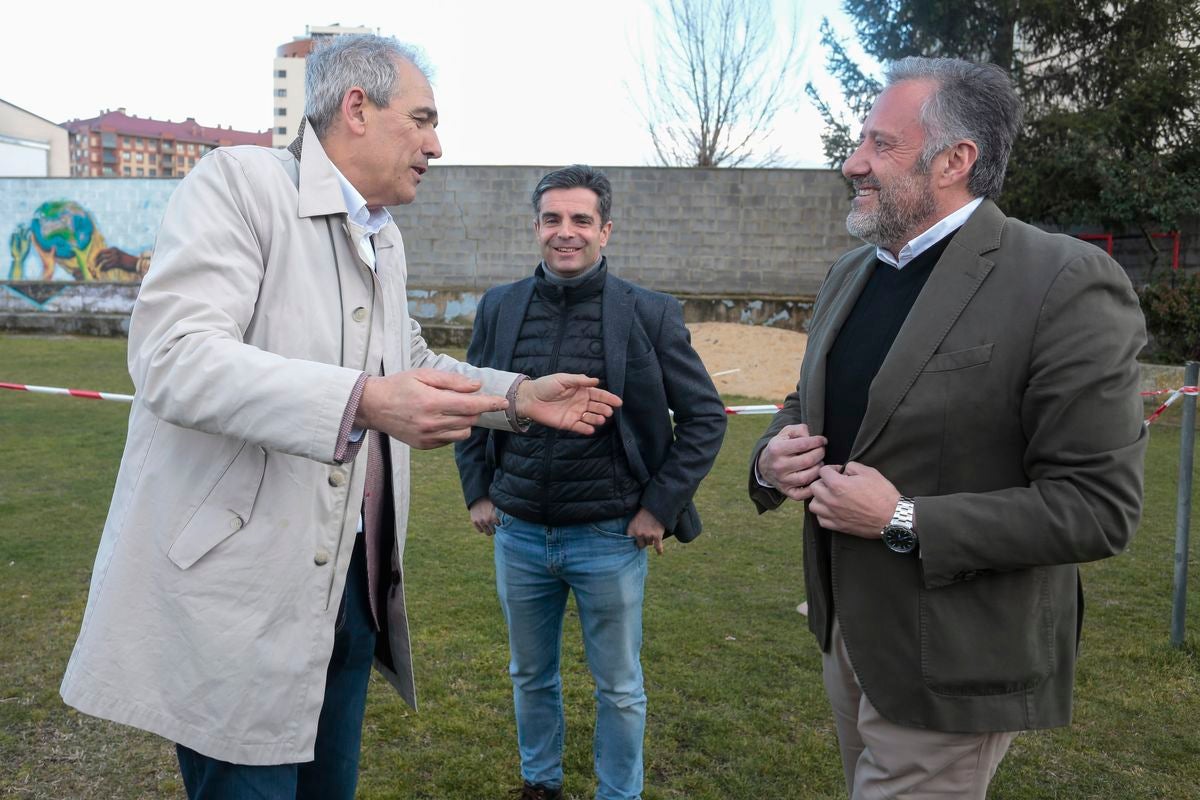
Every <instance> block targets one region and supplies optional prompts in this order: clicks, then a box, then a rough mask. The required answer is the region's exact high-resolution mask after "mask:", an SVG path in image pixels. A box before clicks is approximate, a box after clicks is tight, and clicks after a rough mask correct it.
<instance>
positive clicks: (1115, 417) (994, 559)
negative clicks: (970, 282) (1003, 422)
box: [915, 255, 1148, 588]
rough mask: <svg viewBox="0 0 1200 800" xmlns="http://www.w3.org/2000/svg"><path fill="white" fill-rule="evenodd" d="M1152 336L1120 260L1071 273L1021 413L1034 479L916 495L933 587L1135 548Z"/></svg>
mask: <svg viewBox="0 0 1200 800" xmlns="http://www.w3.org/2000/svg"><path fill="white" fill-rule="evenodd" d="M1145 341H1146V336H1145V324H1144V321H1143V319H1142V313H1141V309H1140V307H1139V305H1138V299H1137V296H1136V295H1135V294H1134V293H1133V290H1132V288H1131V287H1130V285H1129V279H1128V278H1127V277H1126V276H1125V274H1124V272H1123V271H1122V270H1121V268H1120V267H1119V266H1118V265H1117V264H1116V263H1115V262H1113V261H1112V260H1111V259H1108V258H1106V257H1104V256H1103V255H1098V256H1090V255H1089V256H1080V257H1077V258H1075V259H1074V260H1072V261H1070V262H1068V263H1067V264H1066V265H1065V266H1064V267H1063V268H1062V269H1061V271H1060V273H1059V275H1058V276H1057V278H1056V279H1055V281H1054V283H1053V284H1052V285H1051V286H1050V288H1049V290H1048V291H1047V293H1046V296H1045V298H1044V300H1043V303H1042V307H1041V310H1040V314H1039V318H1038V327H1037V330H1036V332H1035V335H1034V340H1033V347H1032V350H1031V353H1030V369H1029V379H1028V384H1027V386H1026V387H1025V391H1024V394H1023V397H1022V399H1021V405H1020V410H1019V413H1020V418H1021V425H1022V427H1023V428H1024V430H1025V435H1026V441H1027V444H1026V448H1025V455H1024V470H1025V474H1026V475H1027V476H1028V478H1029V483H1028V485H1027V486H1021V487H1015V488H1011V489H1003V490H999V491H994V492H985V493H963V494H949V495H941V496H930V497H918V498H915V500H916V514H915V522H916V529H917V533H918V536H919V537H920V547H921V566H922V569H923V571H924V579H925V585H926V586H927V587H929V588H935V587H938V586H943V585H946V584H948V583H952V582H954V581H957V580H963V579H967V578H971V577H974V576H976V575H980V574H986V573H988V572H992V571H1002V570H1014V569H1022V568H1027V567H1032V566H1037V565H1051V564H1071V563H1079V562H1084V561H1092V560H1096V559H1100V558H1104V557H1106V556H1111V555H1114V554H1116V553H1119V552H1120V551H1121V550H1123V549H1124V548H1125V546H1126V545H1127V544H1128V542H1129V539H1130V537H1131V536H1132V535H1133V533H1134V531H1135V529H1136V527H1137V524H1138V520H1139V517H1140V514H1141V505H1142V460H1143V457H1144V455H1145V448H1146V442H1147V436H1148V431H1147V429H1146V427H1145V426H1144V425H1143V423H1142V402H1141V398H1140V396H1139V394H1138V380H1139V378H1138V375H1139V372H1138V365H1137V361H1136V357H1137V354H1138V352H1139V351H1140V350H1141V348H1142V346H1143V345H1144V344H1145ZM981 424H982V423H981ZM980 457H981V458H986V457H987V455H986V454H980Z"/></svg>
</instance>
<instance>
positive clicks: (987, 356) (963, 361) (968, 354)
mask: <svg viewBox="0 0 1200 800" xmlns="http://www.w3.org/2000/svg"><path fill="white" fill-rule="evenodd" d="M991 360H992V344H991V343H990V342H989V343H988V344H981V345H979V346H978V347H968V348H967V349H966V350H954V351H952V352H949V353H935V354H934V355H932V356H930V358H929V360H928V361H926V362H925V368H924V369H923V370H921V371H922V372H949V371H950V370H955V369H966V368H967V367H975V366H978V365H980V364H986V363H987V362H989V361H991Z"/></svg>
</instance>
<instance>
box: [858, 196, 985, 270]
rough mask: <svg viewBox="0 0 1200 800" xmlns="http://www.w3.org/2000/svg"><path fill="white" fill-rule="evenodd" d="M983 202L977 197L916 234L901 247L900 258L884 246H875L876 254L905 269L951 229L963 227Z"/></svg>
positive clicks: (884, 261)
mask: <svg viewBox="0 0 1200 800" xmlns="http://www.w3.org/2000/svg"><path fill="white" fill-rule="evenodd" d="M982 202H983V198H982V197H976V198H975V199H974V200H972V201H971V202H969V203H967V204H966V205H965V206H963V207H962V208H960V209H958V210H957V211H955V212H953V213H951V214H948V215H946V216H945V217H943V218H942V219H941V221H939V222H937V223H936V224H935V225H934V226H933V227H931V228H930V229H929V230H927V231H925V232H924V233H922V234H920V235H919V236H916V237H915V238H913V239H912V240H911V241H909V243H908V244H906V245H904V247H901V248H900V258H896V257H895V256H894V255H892V254H891V253H890V252H889V251H887V250H884V249H883V248H882V247H877V248H875V255H877V256H879V260H880V261H882V262H883V263H885V264H890V265H892V266H893V267H895V268H896V269H904V267H905V266H906V265H907V264H908V262H910V261H912V260H913V259H914V258H916V257H917V256H919V255H921V253H924V252H925V251H926V250H928V249H929V248H930V247H932V246H933V245H935V244H937V243H938V242H940V241H941V240H942V239H943V238H945V236H946V234H948V233H950V231H953V230H956V229H958V228H961V227H962V226H963V223H965V222H966V221H967V218H968V217H970V216H971V215H972V214H974V213H975V209H977V208H979V204H980V203H982Z"/></svg>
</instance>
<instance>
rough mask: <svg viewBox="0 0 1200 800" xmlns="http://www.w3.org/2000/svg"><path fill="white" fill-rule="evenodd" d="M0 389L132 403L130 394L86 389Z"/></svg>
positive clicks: (21, 385)
mask: <svg viewBox="0 0 1200 800" xmlns="http://www.w3.org/2000/svg"><path fill="white" fill-rule="evenodd" d="M0 389H12V390H13V391H17V392H33V393H34V394H65V395H70V396H71V397H82V398H83V399H85V400H116V401H117V402H120V403H132V402H133V395H131V394H113V393H112V392H91V391H88V390H86V389H62V388H60V387H58V386H30V385H28V384H24V383H0Z"/></svg>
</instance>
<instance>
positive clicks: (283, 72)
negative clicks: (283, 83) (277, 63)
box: [275, 69, 287, 78]
mask: <svg viewBox="0 0 1200 800" xmlns="http://www.w3.org/2000/svg"><path fill="white" fill-rule="evenodd" d="M275 77H276V78H286V77H287V70H286V69H277V70H275Z"/></svg>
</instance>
